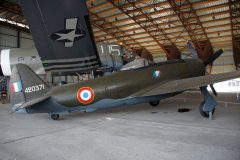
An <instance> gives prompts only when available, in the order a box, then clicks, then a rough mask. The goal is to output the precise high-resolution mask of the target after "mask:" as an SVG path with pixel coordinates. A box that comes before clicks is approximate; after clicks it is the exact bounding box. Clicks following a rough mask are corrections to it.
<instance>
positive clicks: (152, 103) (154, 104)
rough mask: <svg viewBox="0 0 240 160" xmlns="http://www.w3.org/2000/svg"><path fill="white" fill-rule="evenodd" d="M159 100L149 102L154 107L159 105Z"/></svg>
mask: <svg viewBox="0 0 240 160" xmlns="http://www.w3.org/2000/svg"><path fill="white" fill-rule="evenodd" d="M159 103H160V101H152V102H149V104H150V105H151V106H153V107H156V106H157V105H159Z"/></svg>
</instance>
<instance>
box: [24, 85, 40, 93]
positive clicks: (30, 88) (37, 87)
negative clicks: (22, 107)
mask: <svg viewBox="0 0 240 160" xmlns="http://www.w3.org/2000/svg"><path fill="white" fill-rule="evenodd" d="M41 90H44V84H39V85H36V86H31V87H27V88H26V89H25V93H31V92H36V91H41Z"/></svg>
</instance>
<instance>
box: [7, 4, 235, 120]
mask: <svg viewBox="0 0 240 160" xmlns="http://www.w3.org/2000/svg"><path fill="white" fill-rule="evenodd" d="M20 2H21V5H23V11H24V10H25V12H27V14H26V13H25V14H26V15H31V16H30V20H29V19H28V22H30V23H31V20H32V21H33V22H35V21H34V16H35V15H37V18H39V16H40V19H41V20H42V21H43V22H45V23H42V24H40V26H38V25H37V26H36V24H32V25H31V24H30V25H29V26H30V30H32V31H33V33H34V31H35V29H36V28H37V30H38V29H39V28H40V30H41V29H42V28H43V31H44V32H43V33H44V34H43V35H41V36H40V38H39V39H40V40H44V39H45V40H46V41H41V42H44V43H41V44H43V46H42V45H39V47H37V48H39V51H40V50H44V51H46V52H47V53H49V54H51V53H52V52H51V51H54V53H55V54H56V55H55V56H56V57H57V53H58V52H55V51H57V50H59V48H58V49H56V50H52V47H53V48H54V47H56V46H58V45H63V46H64V47H66V48H64V49H63V51H65V52H64V53H65V54H66V55H70V53H71V51H73V50H72V49H71V47H73V46H74V45H76V44H75V43H76V42H77V41H80V42H81V43H82V44H85V42H84V39H83V38H82V36H83V34H87V33H88V32H86V31H85V32H83V31H82V29H77V28H76V23H75V22H76V21H77V19H76V18H74V19H73V18H71V19H70V20H69V21H68V19H69V18H67V17H66V28H65V30H64V31H54V29H56V26H54V27H51V25H49V26H50V27H49V26H48V23H50V21H49V20H47V21H45V20H46V19H45V18H46V17H47V16H48V14H47V13H48V12H49V13H52V12H53V11H55V10H58V11H59V12H60V13H62V12H61V10H59V8H61V7H60V6H62V7H63V8H64V7H66V6H67V8H64V11H66V13H67V12H68V11H72V10H73V9H75V7H79V6H81V8H82V7H85V8H84V12H80V14H79V16H80V17H81V18H79V19H78V21H79V20H80V21H84V22H88V18H87V17H88V15H86V16H83V15H85V14H86V13H87V11H86V4H82V5H73V4H78V3H82V2H84V1H79V0H72V1H66V0H62V1H59V0H51V1H42V0H41V1H40V0H35V1H32V0H20ZM32 3H33V6H30V5H29V4H32ZM72 3H73V4H72ZM84 3H85V2H84ZM56 4H57V5H56ZM44 6H45V7H46V8H44ZM49 6H52V7H54V6H55V7H57V8H56V9H55V7H54V9H53V8H49ZM72 7H73V8H72ZM24 8H25V9H24ZM78 10H79V9H78ZM37 11H38V12H37ZM32 12H33V13H35V12H37V13H35V14H33V13H32ZM43 14H44V15H45V16H43ZM49 16H50V17H52V16H53V17H54V16H55V14H54V15H52V14H49ZM53 17H52V19H54V18H53ZM50 19H51V18H50ZM57 20H58V19H57ZM42 21H41V22H42ZM59 24H61V23H59ZM73 24H75V25H74V28H72V29H69V26H73ZM87 26H88V27H87V28H85V30H88V31H91V28H89V26H90V25H87ZM35 27H36V28H35ZM41 27H42V28H41ZM48 27H49V29H48ZM78 27H79V26H78ZM85 27H86V26H85ZM31 28H32V29H31ZM46 31H47V32H46ZM81 31H82V32H81ZM35 33H38V34H33V36H34V35H35V36H34V37H35V38H34V41H35V40H36V39H37V35H39V32H35ZM89 33H90V32H89ZM56 34H57V35H58V36H56ZM63 34H65V35H63ZM80 35H81V38H82V39H81V38H80ZM59 36H60V37H59ZM63 36H65V40H64V41H62V39H61V37H63ZM75 36H77V37H78V36H79V37H78V38H76V39H75V38H73V37H75ZM57 37H58V38H57ZM90 37H91V36H90ZM88 38H89V37H88ZM90 39H91V38H90ZM85 40H86V41H87V43H88V47H87V48H86V47H84V49H89V51H90V53H93V52H92V51H94V50H95V49H94V48H95V47H94V46H95V42H94V41H92V40H90V41H89V39H85ZM36 41H37V40H36ZM56 41H58V42H62V43H63V44H59V43H58V42H56ZM89 43H92V44H89ZM44 45H46V46H47V47H46V48H41V47H44ZM78 47H81V45H80V46H78ZM91 47H92V48H91ZM48 49H50V50H48ZM68 49H69V50H68ZM63 51H60V53H62V52H63ZM41 53H42V52H41ZM94 53H95V52H94ZM222 53H223V50H221V49H220V50H218V51H217V52H216V53H215V54H213V55H212V56H211V57H209V58H208V59H207V60H206V61H204V62H203V61H202V60H200V59H198V58H197V57H196V56H193V57H194V58H193V59H186V60H182V59H180V60H171V61H166V62H161V63H156V64H154V63H147V62H145V61H142V60H141V59H140V61H141V62H143V63H142V64H143V65H128V66H125V67H123V69H122V71H119V72H114V73H113V74H111V75H109V76H105V77H100V78H96V79H91V80H87V81H83V82H79V83H75V84H67V85H63V86H58V87H50V86H48V85H47V84H46V83H45V82H44V81H43V80H42V79H41V78H40V77H39V76H38V75H37V74H36V73H35V72H34V71H33V70H32V69H31V68H30V67H28V66H27V65H26V64H16V65H14V67H13V69H12V72H11V78H10V92H11V93H10V103H11V106H12V108H13V111H14V112H20V113H23V112H24V113H48V114H51V118H52V119H54V120H57V119H59V117H60V114H65V113H71V112H76V111H80V112H92V111H95V110H97V109H101V108H110V107H116V106H123V105H131V104H137V103H146V102H149V103H150V104H151V105H158V104H159V101H160V100H161V99H165V98H168V97H171V96H174V95H177V94H179V93H182V92H184V91H186V90H189V89H192V88H195V87H199V88H200V90H201V92H202V93H203V95H204V99H203V102H202V103H201V104H200V107H199V109H200V113H201V115H202V116H204V117H210V118H211V117H212V115H213V113H214V109H215V107H216V106H217V102H216V101H215V100H214V98H213V97H212V95H210V94H209V92H208V90H207V89H206V88H207V86H208V85H210V84H213V83H216V82H220V81H224V80H228V79H232V78H236V77H239V75H240V72H239V71H238V72H230V73H223V74H217V75H205V73H206V69H205V67H206V66H207V65H208V64H210V63H212V62H213V61H214V60H215V59H216V58H217V57H219V56H220V55H221V54H222ZM85 54H86V55H87V57H88V58H89V55H88V54H87V52H85ZM66 55H64V56H65V59H61V60H57V61H49V62H56V63H51V64H49V65H56V66H58V65H60V69H64V68H62V67H63V66H65V65H70V66H68V67H69V69H74V67H73V66H74V65H76V66H77V68H78V67H79V64H74V63H75V62H77V61H74V62H73V63H72V62H69V61H72V60H73V59H70V60H69V61H67V62H69V63H67V64H64V65H63V64H62V63H64V62H65V61H64V60H66V58H67V56H66ZM93 57H94V60H93V61H94V64H95V60H96V59H95V58H96V57H98V56H96V55H94V56H93ZM60 58H61V56H60ZM88 58H87V60H86V63H92V61H91V60H90V59H88ZM83 59H84V58H83ZM83 59H82V60H83ZM135 62H136V61H134V62H133V63H135ZM72 64H74V65H72ZM136 64H137V63H136ZM81 66H84V64H82V63H81V65H80V69H81ZM129 66H130V67H129ZM86 67H87V68H88V69H90V68H91V65H89V64H87V65H86ZM89 67H90V68H89ZM94 67H95V66H94ZM133 67H134V68H133ZM57 68H58V67H57ZM78 69H79V68H78ZM65 71H66V70H65Z"/></svg>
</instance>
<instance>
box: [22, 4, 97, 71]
mask: <svg viewBox="0 0 240 160" xmlns="http://www.w3.org/2000/svg"><path fill="white" fill-rule="evenodd" d="M20 4H21V8H22V11H23V13H24V16H25V17H26V19H27V22H28V25H29V29H30V31H31V33H32V36H33V39H34V43H35V45H36V48H37V50H38V53H39V55H40V57H41V59H42V62H43V65H44V68H45V71H47V72H54V73H60V72H61V74H67V73H70V72H74V73H75V72H86V71H89V70H93V69H96V68H98V67H99V65H100V61H99V56H98V52H97V48H96V44H95V42H94V37H93V33H92V28H91V24H90V19H89V13H88V10H87V5H86V2H85V0H20Z"/></svg>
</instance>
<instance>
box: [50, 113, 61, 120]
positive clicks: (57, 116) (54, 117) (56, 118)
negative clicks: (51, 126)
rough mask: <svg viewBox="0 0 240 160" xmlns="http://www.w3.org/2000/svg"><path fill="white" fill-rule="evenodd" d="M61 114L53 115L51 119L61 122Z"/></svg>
mask: <svg viewBox="0 0 240 160" xmlns="http://www.w3.org/2000/svg"><path fill="white" fill-rule="evenodd" d="M59 117H60V116H59V114H51V118H52V119H53V120H59Z"/></svg>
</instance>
